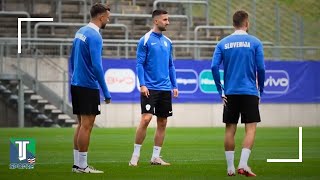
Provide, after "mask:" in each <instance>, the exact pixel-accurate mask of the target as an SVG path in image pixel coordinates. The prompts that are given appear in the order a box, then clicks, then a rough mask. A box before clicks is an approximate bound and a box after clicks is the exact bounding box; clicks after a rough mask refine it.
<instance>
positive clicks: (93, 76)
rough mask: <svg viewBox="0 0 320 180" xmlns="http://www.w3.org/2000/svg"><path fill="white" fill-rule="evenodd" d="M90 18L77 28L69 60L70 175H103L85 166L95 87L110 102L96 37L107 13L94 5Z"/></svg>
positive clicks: (95, 105) (96, 104)
mask: <svg viewBox="0 0 320 180" xmlns="http://www.w3.org/2000/svg"><path fill="white" fill-rule="evenodd" d="M90 15H91V21H90V23H89V24H88V25H86V26H84V27H82V28H80V29H79V30H78V31H77V33H76V35H75V38H74V40H73V46H72V53H71V57H70V66H71V72H72V78H71V98H72V107H73V114H76V115H77V118H78V126H77V128H76V130H75V133H74V143H73V144H74V150H73V154H74V164H73V167H72V171H73V172H79V173H103V171H99V170H96V169H94V168H93V167H90V166H88V163H87V154H88V147H89V141H90V135H91V130H92V127H93V125H94V121H95V118H96V115H98V114H100V109H101V108H100V94H99V86H100V88H101V89H102V92H103V95H104V101H105V102H106V103H107V104H109V103H110V100H111V96H110V93H109V91H108V88H107V84H106V82H105V79H104V72H103V69H102V36H101V34H100V33H99V29H103V28H104V27H105V26H106V24H107V23H108V22H109V18H110V9H109V8H108V7H107V6H106V5H104V4H101V3H97V4H94V5H93V6H92V7H91V10H90Z"/></svg>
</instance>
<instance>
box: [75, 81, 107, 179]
mask: <svg viewBox="0 0 320 180" xmlns="http://www.w3.org/2000/svg"><path fill="white" fill-rule="evenodd" d="M76 91H77V92H78V96H77V106H76V111H77V112H76V114H80V118H79V116H78V119H81V121H80V123H79V124H78V127H77V130H78V131H77V130H76V133H77V134H78V135H77V139H75V141H76V146H77V148H78V150H79V168H78V171H79V172H82V173H103V171H99V170H96V169H94V168H92V167H89V166H88V162H87V156H88V147H89V144H90V135H91V131H92V128H93V125H94V121H95V118H96V115H98V114H100V95H99V90H97V89H90V88H84V87H76ZM74 113H75V112H74ZM76 133H75V136H76Z"/></svg>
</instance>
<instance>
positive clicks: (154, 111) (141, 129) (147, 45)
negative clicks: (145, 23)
mask: <svg viewBox="0 0 320 180" xmlns="http://www.w3.org/2000/svg"><path fill="white" fill-rule="evenodd" d="M152 19H153V29H151V30H150V31H149V32H148V33H146V34H145V35H144V36H143V37H142V38H141V39H140V40H139V43H138V47H137V65H136V70H137V74H138V78H139V82H140V91H141V98H140V100H141V114H142V115H141V120H140V124H139V126H138V128H137V131H136V137H135V143H134V151H133V154H132V157H131V160H130V162H129V166H137V165H138V161H139V157H140V148H141V146H142V143H143V141H144V139H145V137H146V132H147V127H148V125H149V123H150V121H151V119H152V116H153V115H156V116H157V129H156V132H155V137H154V147H153V154H152V157H151V161H150V162H151V164H152V165H170V163H167V162H165V161H163V160H162V158H161V157H160V151H161V147H162V144H163V141H164V137H165V130H166V126H167V118H168V117H169V116H172V98H171V93H172V92H173V96H174V97H178V87H177V81H176V72H175V67H174V65H173V59H172V42H171V40H170V39H169V38H168V37H166V36H165V35H163V34H162V31H166V29H167V26H168V25H169V18H168V13H167V11H164V10H155V11H153V13H152ZM171 91H172V92H171Z"/></svg>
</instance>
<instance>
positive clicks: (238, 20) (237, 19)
mask: <svg viewBox="0 0 320 180" xmlns="http://www.w3.org/2000/svg"><path fill="white" fill-rule="evenodd" d="M248 18H249V14H248V13H247V12H246V11H244V10H239V11H236V12H235V13H234V14H233V26H234V27H236V28H239V27H242V26H243V25H244V24H243V23H244V22H245V21H246V20H247V19H248Z"/></svg>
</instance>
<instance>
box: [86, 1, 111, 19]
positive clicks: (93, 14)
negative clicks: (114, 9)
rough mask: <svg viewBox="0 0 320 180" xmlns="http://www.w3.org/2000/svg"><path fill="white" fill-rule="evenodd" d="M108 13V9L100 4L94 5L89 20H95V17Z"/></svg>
mask: <svg viewBox="0 0 320 180" xmlns="http://www.w3.org/2000/svg"><path fill="white" fill-rule="evenodd" d="M106 11H110V8H109V7H108V6H107V5H105V4H102V3H95V4H94V5H93V6H92V7H91V9H90V15H91V18H95V17H96V16H97V15H99V14H101V13H104V12H106Z"/></svg>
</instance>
